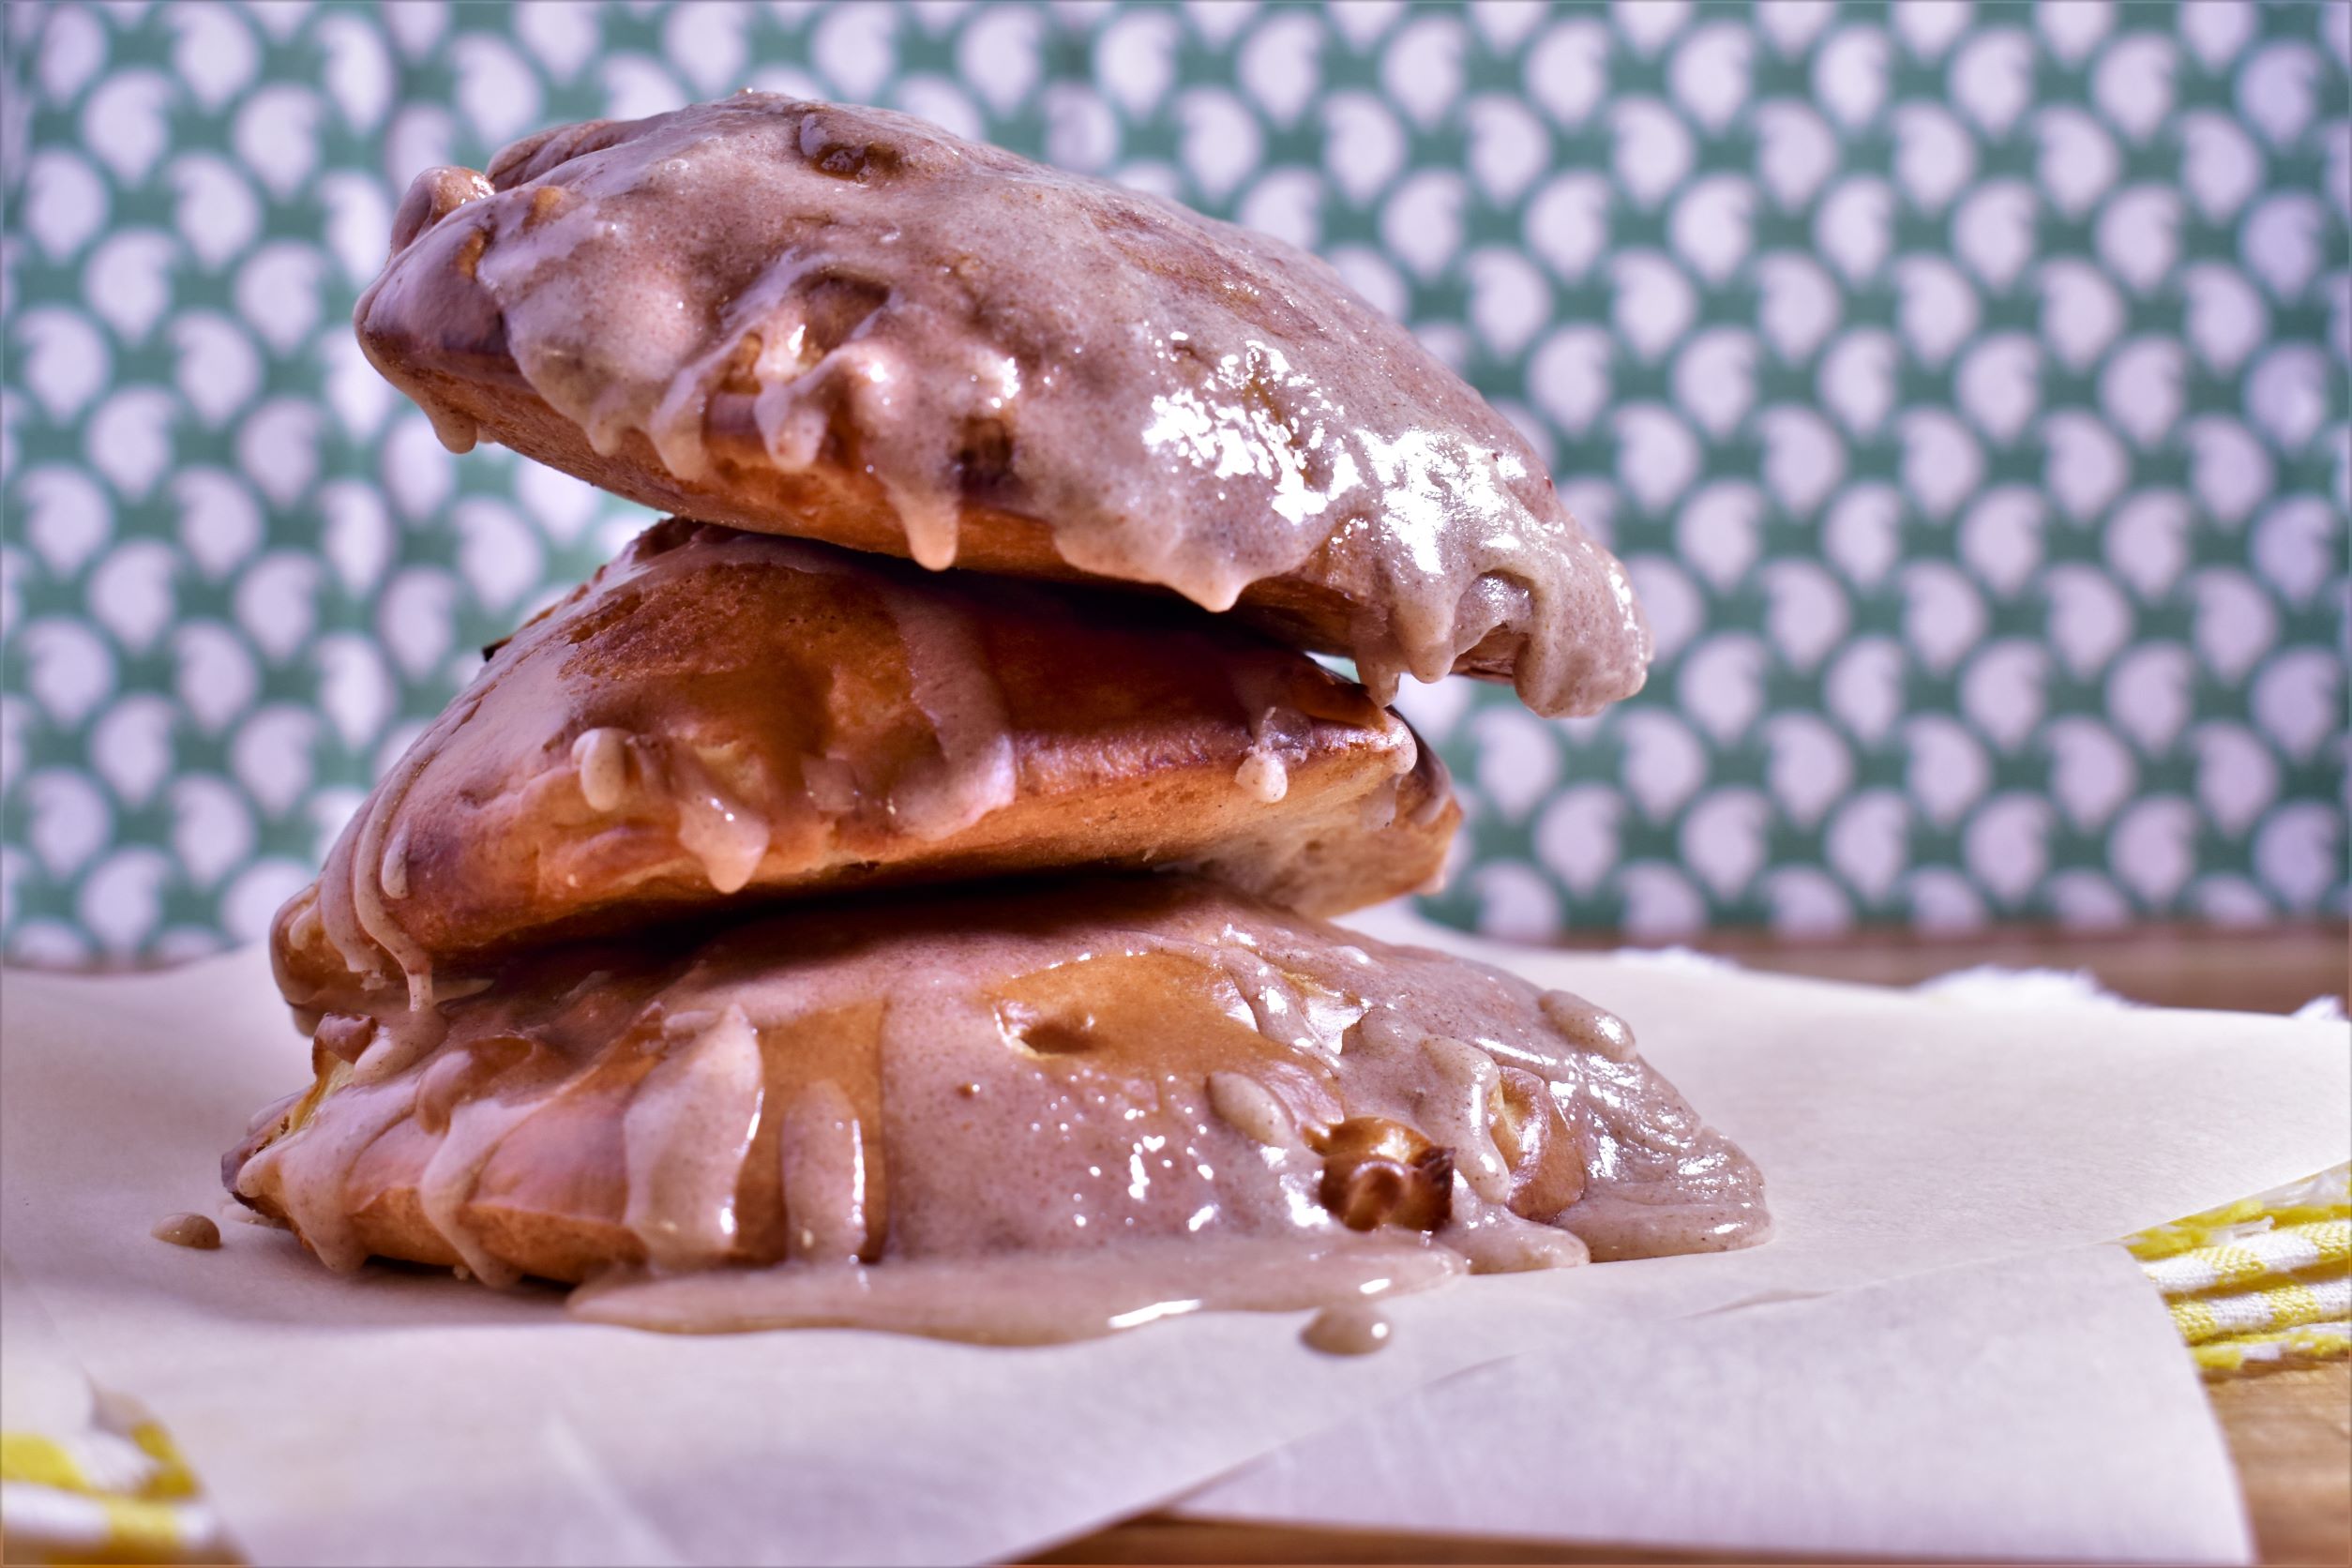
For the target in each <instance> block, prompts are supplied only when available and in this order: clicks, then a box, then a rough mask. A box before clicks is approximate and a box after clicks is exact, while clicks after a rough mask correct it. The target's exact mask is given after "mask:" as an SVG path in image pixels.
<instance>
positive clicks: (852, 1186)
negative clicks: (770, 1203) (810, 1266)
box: [776, 1079, 866, 1263]
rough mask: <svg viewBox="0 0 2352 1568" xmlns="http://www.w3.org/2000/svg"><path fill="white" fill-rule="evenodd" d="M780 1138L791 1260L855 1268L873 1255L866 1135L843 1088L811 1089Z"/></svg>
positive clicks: (825, 1084) (787, 1117)
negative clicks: (867, 1252) (862, 1256)
mask: <svg viewBox="0 0 2352 1568" xmlns="http://www.w3.org/2000/svg"><path fill="white" fill-rule="evenodd" d="M776 1131H777V1135H778V1136H777V1138H776V1153H777V1157H778V1158H779V1159H780V1160H781V1161H782V1162H783V1177H784V1180H783V1190H784V1217H785V1225H786V1227H787V1229H786V1232H785V1234H786V1242H785V1248H786V1250H785V1256H786V1257H788V1258H790V1259H792V1260H793V1261H795V1262H806V1263H850V1262H854V1261H856V1260H857V1257H858V1255H859V1254H860V1253H862V1252H864V1251H865V1250H866V1130H865V1128H864V1126H863V1125H862V1124H861V1123H859V1121H858V1119H857V1109H856V1108H855V1107H853V1106H852V1105H851V1104H850V1097H849V1096H848V1095H847V1094H845V1093H842V1091H841V1086H840V1085H839V1084H837V1083H835V1082H833V1081H831V1080H830V1079H825V1080H822V1081H820V1082H817V1083H813V1084H811V1085H809V1086H808V1087H807V1089H805V1090H803V1091H802V1092H801V1093H800V1094H799V1095H798V1096H797V1097H796V1098H794V1099H793V1101H792V1104H790V1105H788V1106H786V1107H785V1108H784V1116H783V1120H782V1122H781V1123H779V1125H778V1127H777V1129H776Z"/></svg>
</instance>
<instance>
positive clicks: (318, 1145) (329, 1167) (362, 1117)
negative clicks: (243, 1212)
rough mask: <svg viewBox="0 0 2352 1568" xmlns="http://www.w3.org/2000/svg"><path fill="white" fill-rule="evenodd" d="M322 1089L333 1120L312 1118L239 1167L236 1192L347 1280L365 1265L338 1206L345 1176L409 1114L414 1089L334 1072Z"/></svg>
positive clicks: (346, 1212) (346, 1211) (410, 1082)
mask: <svg viewBox="0 0 2352 1568" xmlns="http://www.w3.org/2000/svg"><path fill="white" fill-rule="evenodd" d="M328 1081H329V1089H328V1093H329V1095H330V1096H331V1099H330V1103H331V1104H332V1106H333V1108H334V1113H333V1114H332V1115H319V1116H314V1117H312V1118H311V1119H310V1120H309V1121H308V1122H306V1123H303V1124H302V1125H300V1126H297V1127H296V1128H294V1130H293V1131H292V1132H291V1133H289V1134H287V1135H286V1136H285V1137H283V1138H279V1140H277V1141H276V1142H273V1143H271V1144H270V1145H269V1146H268V1147H266V1148H264V1149H263V1150H262V1151H261V1152H260V1153H257V1154H255V1155H254V1156H253V1157H252V1158H251V1159H249V1160H248V1161H246V1163H245V1166H244V1168H242V1169H240V1170H239V1171H238V1172H237V1181H236V1190H237V1192H238V1193H240V1194H241V1195H243V1196H245V1197H247V1198H258V1197H263V1196H267V1197H269V1198H271V1199H274V1200H275V1201H276V1203H277V1204H278V1206H279V1209H280V1210H282V1211H283V1212H284V1214H285V1216H286V1219H287V1221H288V1223H290V1224H291V1225H293V1227H294V1230H295V1232H296V1233H297V1234H298V1235H300V1236H301V1238H302V1240H303V1242H304V1243H305V1244H307V1245H308V1246H309V1248H310V1250H311V1251H312V1252H313V1253H316V1254H317V1255H318V1259H319V1261H320V1262H322V1263H324V1264H325V1265H326V1266H327V1267H328V1268H330V1269H333V1270H335V1271H336V1272H337V1273H338V1274H350V1273H353V1272H354V1271H355V1270H356V1269H358V1267H359V1265H360V1264H362V1263H364V1262H366V1261H367V1260H368V1249H367V1248H366V1247H365V1246H363V1245H362V1244H360V1241H359V1237H358V1234H357V1232H356V1230H355V1229H354V1227H353V1224H352V1215H351V1209H350V1206H349V1204H348V1203H347V1202H346V1201H345V1199H344V1189H345V1187H346V1186H347V1185H348V1184H349V1182H350V1179H351V1168H352V1167H353V1166H354V1164H356V1163H357V1162H358V1159H359V1156H360V1155H362V1154H364V1153H367V1152H368V1146H369V1144H371V1143H373V1142H374V1141H375V1140H376V1139H377V1138H381V1137H382V1136H383V1135H384V1132H385V1131H386V1130H387V1129H388V1128H390V1127H392V1126H393V1125H395V1124H396V1123H399V1122H400V1120H401V1119H402V1118H403V1117H405V1116H407V1115H408V1114H409V1113H410V1112H411V1111H412V1110H413V1109H414V1108H415V1104H416V1081H415V1078H406V1077H404V1078H393V1079H390V1080H389V1081H386V1082H383V1083H375V1084H356V1083H353V1082H351V1081H350V1074H349V1071H348V1069H344V1068H342V1067H341V1066H340V1065H338V1067H337V1069H336V1070H335V1072H334V1074H333V1075H332V1076H330V1078H329V1080H328Z"/></svg>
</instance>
